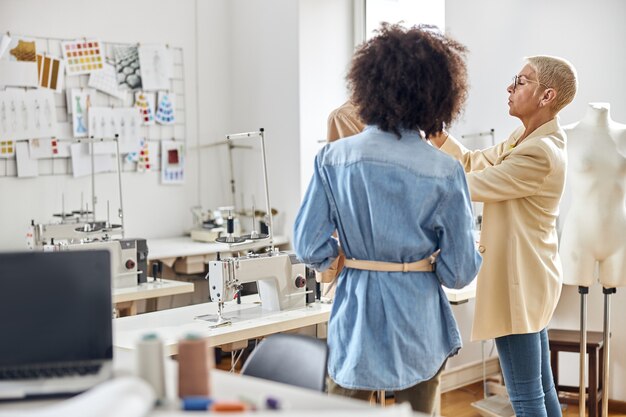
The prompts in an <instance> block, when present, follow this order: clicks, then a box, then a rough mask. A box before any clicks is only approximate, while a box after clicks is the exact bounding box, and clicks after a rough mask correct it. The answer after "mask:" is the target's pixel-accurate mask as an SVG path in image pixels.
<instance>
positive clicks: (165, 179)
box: [161, 140, 185, 184]
mask: <svg viewBox="0 0 626 417" xmlns="http://www.w3.org/2000/svg"><path fill="white" fill-rule="evenodd" d="M184 150H185V145H184V144H183V143H181V142H176V141H173V140H167V141H165V140H164V141H161V183H163V184H183V183H184V182H185V155H184Z"/></svg>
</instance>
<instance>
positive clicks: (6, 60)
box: [0, 35, 38, 88]
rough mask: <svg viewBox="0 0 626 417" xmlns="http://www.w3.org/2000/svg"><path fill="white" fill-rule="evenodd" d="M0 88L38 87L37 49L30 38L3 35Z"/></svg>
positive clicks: (0, 47) (0, 54)
mask: <svg viewBox="0 0 626 417" xmlns="http://www.w3.org/2000/svg"><path fill="white" fill-rule="evenodd" d="M2 49H3V50H4V52H3V53H0V56H1V57H2V59H0V88H2V87H4V86H13V87H37V81H38V78H37V63H36V61H37V57H36V55H37V47H36V44H35V41H34V40H32V39H28V38H21V37H17V36H16V37H13V38H11V37H10V36H8V35H2V39H1V40H0V52H2Z"/></svg>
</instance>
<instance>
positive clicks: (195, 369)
mask: <svg viewBox="0 0 626 417" xmlns="http://www.w3.org/2000/svg"><path fill="white" fill-rule="evenodd" d="M214 367H215V354H214V352H213V348H209V347H208V346H207V342H206V340H204V339H202V338H200V337H198V336H196V335H188V336H187V337H186V338H185V339H183V340H181V341H180V342H178V396H179V397H180V398H185V397H190V396H205V397H209V396H210V394H211V393H210V387H209V371H210V370H211V369H212V368H214Z"/></svg>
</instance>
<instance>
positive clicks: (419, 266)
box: [344, 251, 439, 272]
mask: <svg viewBox="0 0 626 417" xmlns="http://www.w3.org/2000/svg"><path fill="white" fill-rule="evenodd" d="M437 256H439V251H437V252H435V253H433V254H432V255H430V256H429V257H428V258H425V259H420V260H419V261H415V262H410V263H399V262H382V261H362V260H357V259H348V258H346V260H345V263H344V267H346V268H353V269H361V270H364V271H380V272H432V271H434V270H435V265H436V262H437Z"/></svg>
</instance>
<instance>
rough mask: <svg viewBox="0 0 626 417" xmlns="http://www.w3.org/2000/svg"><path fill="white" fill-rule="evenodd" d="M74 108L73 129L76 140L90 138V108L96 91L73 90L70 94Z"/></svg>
mask: <svg viewBox="0 0 626 417" xmlns="http://www.w3.org/2000/svg"><path fill="white" fill-rule="evenodd" d="M70 97H71V100H70V103H71V107H72V127H73V131H72V132H73V135H74V137H75V138H80V137H85V136H88V134H89V131H88V130H87V129H88V128H89V119H88V116H89V108H90V107H91V103H93V97H95V91H94V90H92V89H90V88H86V89H82V88H73V89H72V90H71V92H70Z"/></svg>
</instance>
